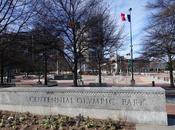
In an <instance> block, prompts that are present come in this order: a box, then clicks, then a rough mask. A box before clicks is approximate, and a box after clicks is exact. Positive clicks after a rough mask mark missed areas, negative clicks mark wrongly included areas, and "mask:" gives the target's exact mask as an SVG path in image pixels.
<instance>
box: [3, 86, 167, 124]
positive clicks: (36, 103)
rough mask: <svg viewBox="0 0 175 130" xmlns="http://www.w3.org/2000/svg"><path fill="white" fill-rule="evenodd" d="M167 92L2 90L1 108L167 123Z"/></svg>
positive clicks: (136, 121) (71, 88) (131, 88)
mask: <svg viewBox="0 0 175 130" xmlns="http://www.w3.org/2000/svg"><path fill="white" fill-rule="evenodd" d="M165 106H166V102H165V91H164V89H162V88H156V87H155V88H149V87H145V88H143V87H137V88H136V87H121V88H115V87H101V88H100V87H94V88H88V87H86V88H82V87H81V88H77V87H76V88H74V87H64V88H63V87H62V88H60V87H52V88H21V87H20V88H18V87H16V88H3V89H0V110H8V111H15V112H30V113H34V114H42V115H50V114H52V115H54V114H62V115H68V116H77V115H79V114H81V115H84V116H85V117H86V116H89V117H91V118H97V119H109V118H111V119H113V120H124V121H128V122H134V123H140V124H159V125H167V113H166V107H165Z"/></svg>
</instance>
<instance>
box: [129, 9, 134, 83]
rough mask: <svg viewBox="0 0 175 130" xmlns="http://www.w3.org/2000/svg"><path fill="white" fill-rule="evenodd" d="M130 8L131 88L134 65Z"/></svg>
mask: <svg viewBox="0 0 175 130" xmlns="http://www.w3.org/2000/svg"><path fill="white" fill-rule="evenodd" d="M131 11H132V8H130V9H129V13H130V22H129V23H130V42H131V86H134V85H135V80H134V64H133V43H132V16H131Z"/></svg>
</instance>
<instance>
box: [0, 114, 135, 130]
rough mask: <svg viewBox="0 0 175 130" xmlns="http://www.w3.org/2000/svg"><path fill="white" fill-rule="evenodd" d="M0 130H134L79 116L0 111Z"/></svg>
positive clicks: (119, 124)
mask: <svg viewBox="0 0 175 130" xmlns="http://www.w3.org/2000/svg"><path fill="white" fill-rule="evenodd" d="M0 129H1V130H135V125H134V124H133V123H127V122H124V121H113V120H111V119H108V120H97V119H91V118H88V117H87V118H85V117H83V116H81V115H79V116H77V117H75V118H72V117H68V116H63V115H54V116H41V115H33V114H30V113H16V112H8V111H0Z"/></svg>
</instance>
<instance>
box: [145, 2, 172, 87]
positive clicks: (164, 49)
mask: <svg viewBox="0 0 175 130" xmlns="http://www.w3.org/2000/svg"><path fill="white" fill-rule="evenodd" d="M147 7H148V8H149V9H152V10H154V11H153V13H152V18H151V20H152V22H150V23H151V24H150V25H149V26H148V28H147V37H146V39H145V45H144V48H143V49H144V51H143V54H144V55H145V56H147V57H150V58H151V57H155V58H158V59H161V60H164V61H166V62H167V64H168V69H169V72H170V84H171V87H174V79H173V60H174V54H175V31H174V30H175V19H174V17H175V2H174V1H173V0H156V1H155V2H152V3H148V6H147Z"/></svg>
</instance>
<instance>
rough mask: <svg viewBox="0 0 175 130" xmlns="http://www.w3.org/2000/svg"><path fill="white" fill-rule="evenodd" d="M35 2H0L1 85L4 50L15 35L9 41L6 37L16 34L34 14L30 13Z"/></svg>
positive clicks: (33, 0)
mask: <svg viewBox="0 0 175 130" xmlns="http://www.w3.org/2000/svg"><path fill="white" fill-rule="evenodd" d="M37 4H38V3H37V0H23V1H21V0H0V14H1V16H0V55H1V67H0V68H1V84H3V76H4V60H5V58H4V56H5V55H6V54H5V49H6V48H7V47H9V44H11V43H12V42H9V41H10V40H11V41H13V39H14V38H15V36H16V35H13V38H12V37H11V38H10V39H9V38H8V37H6V35H8V34H10V33H15V34H18V32H19V31H20V30H22V28H23V27H24V26H25V27H27V24H28V23H27V22H28V21H29V19H30V18H31V17H33V16H34V15H35V14H36V12H33V11H32V8H35V7H36V5H37ZM11 36H12V35H11Z"/></svg>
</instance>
